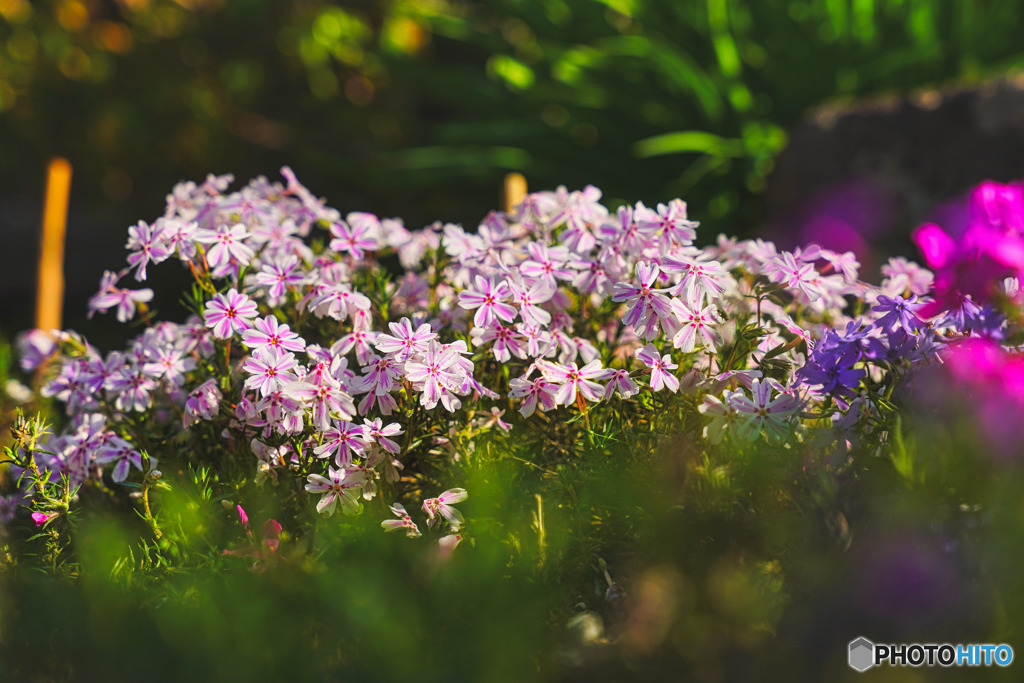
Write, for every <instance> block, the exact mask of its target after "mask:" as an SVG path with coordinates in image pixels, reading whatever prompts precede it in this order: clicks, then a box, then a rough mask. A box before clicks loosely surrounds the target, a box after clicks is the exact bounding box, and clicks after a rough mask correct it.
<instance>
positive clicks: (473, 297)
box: [459, 275, 516, 327]
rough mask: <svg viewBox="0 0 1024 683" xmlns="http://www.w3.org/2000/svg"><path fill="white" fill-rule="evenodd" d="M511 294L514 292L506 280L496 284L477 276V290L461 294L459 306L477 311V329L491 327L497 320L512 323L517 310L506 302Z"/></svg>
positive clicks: (475, 317)
mask: <svg viewBox="0 0 1024 683" xmlns="http://www.w3.org/2000/svg"><path fill="white" fill-rule="evenodd" d="M511 294H512V291H511V290H510V289H509V286H508V283H507V282H506V281H505V280H502V281H501V282H499V283H498V284H495V283H494V281H493V280H492V279H491V278H489V277H487V278H485V277H482V276H480V275H477V276H476V289H466V290H463V291H461V292H459V306H460V307H461V308H465V309H466V310H469V311H472V310H474V309H475V310H476V313H475V314H474V315H473V324H474V325H476V326H477V327H485V326H487V325H490V324H491V323H493V322H495V319H496V318H498V319H501V320H504V321H505V322H507V323H510V322H512V321H513V320H515V317H516V309H515V307H514V306H512V305H510V304H506V303H504V301H505V300H506V299H508V298H509V296H511Z"/></svg>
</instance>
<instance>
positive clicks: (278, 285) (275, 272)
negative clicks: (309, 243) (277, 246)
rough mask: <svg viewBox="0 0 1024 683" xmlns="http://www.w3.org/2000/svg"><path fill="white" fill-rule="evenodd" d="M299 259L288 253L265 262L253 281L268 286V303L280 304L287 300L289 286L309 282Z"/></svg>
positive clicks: (270, 304) (297, 285)
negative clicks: (300, 266) (275, 259)
mask: <svg viewBox="0 0 1024 683" xmlns="http://www.w3.org/2000/svg"><path fill="white" fill-rule="evenodd" d="M298 266H299V259H298V257H296V256H293V255H288V256H285V257H283V258H281V259H280V260H277V261H270V262H267V263H263V264H262V265H261V266H260V271H259V272H258V273H256V274H255V275H254V276H253V278H252V282H253V283H254V284H256V285H259V286H261V287H266V288H267V304H268V305H269V306H280V305H281V304H282V303H284V301H285V295H286V294H287V291H288V288H289V287H299V286H301V285H305V284H306V283H307V282H308V278H307V276H306V274H305V273H304V272H303V271H302V269H300V268H299V267H298Z"/></svg>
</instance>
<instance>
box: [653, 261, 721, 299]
mask: <svg viewBox="0 0 1024 683" xmlns="http://www.w3.org/2000/svg"><path fill="white" fill-rule="evenodd" d="M661 269H662V270H664V271H665V272H666V273H682V274H683V277H682V278H681V279H680V280H679V284H678V285H676V286H675V287H674V288H673V290H672V294H674V295H676V296H681V297H683V298H684V299H686V300H687V301H701V300H702V298H703V297H707V298H708V300H711V299H717V298H718V297H720V296H721V295H722V293H723V292H724V291H725V288H724V287H723V286H722V284H721V283H720V282H719V280H721V279H722V278H724V277H725V274H726V273H725V269H724V268H722V264H721V263H719V262H718V261H701V260H689V259H684V258H678V257H675V256H667V257H666V258H665V259H664V261H663V263H662V265H661Z"/></svg>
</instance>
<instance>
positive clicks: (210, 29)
mask: <svg viewBox="0 0 1024 683" xmlns="http://www.w3.org/2000/svg"><path fill="white" fill-rule="evenodd" d="M1022 13H1024V8H1022V7H1021V6H1020V3H1018V2H1016V0H977V1H972V2H952V1H949V2H932V1H930V0H759V1H757V2H738V1H736V0H707V1H706V2H686V3H670V2H657V1H654V0H601V1H598V0H576V1H568V0H532V1H526V0H523V1H516V0H505V1H502V2H499V1H493V2H455V1H445V0H434V1H431V2H398V1H394V2H369V1H365V2H344V3H330V2H324V1H322V0H303V1H301V2H284V1H277V2H275V1H272V0H235V1H231V2H227V1H224V0H117V1H114V0H59V1H56V0H41V1H36V2H27V0H2V1H0V236H2V245H3V248H2V249H0V272H2V273H3V275H2V276H0V277H2V279H0V330H2V331H3V332H4V333H5V334H11V333H13V332H16V331H18V330H20V329H23V328H26V327H28V326H30V325H31V323H32V311H33V296H34V286H35V285H34V278H35V260H36V254H37V249H38V247H37V242H38V236H37V230H38V225H39V221H40V213H41V205H42V196H43V189H44V179H45V168H46V164H47V162H48V160H49V159H50V158H52V157H53V156H56V155H61V156H65V157H67V158H68V159H69V160H70V161H71V163H72V165H73V167H74V179H73V191H72V198H71V209H70V217H69V229H68V255H67V264H66V271H67V277H68V284H67V295H66V302H65V321H66V326H68V327H72V328H76V329H79V330H81V331H83V332H85V333H87V334H88V335H89V336H90V337H92V336H96V335H97V334H99V335H101V336H102V335H103V334H104V333H105V332H104V329H105V328H107V329H109V328H111V327H112V326H111V325H109V323H107V322H106V321H105V320H94V321H88V322H87V321H86V320H85V319H84V311H85V302H86V300H87V298H88V296H89V295H91V294H92V292H93V291H94V289H95V287H96V285H97V283H98V281H99V277H100V275H101V273H102V271H103V270H104V269H106V268H109V269H114V268H117V267H120V266H121V265H122V264H123V252H122V251H121V250H122V248H123V242H124V239H125V231H126V228H127V227H128V225H130V224H132V223H134V222H135V221H137V220H140V219H142V220H153V219H155V218H156V217H157V216H159V215H160V214H161V213H162V211H163V203H164V197H165V196H166V194H167V193H168V192H169V191H170V190H171V188H172V186H173V185H174V183H176V182H178V181H180V180H187V179H188V180H201V179H202V178H204V177H205V175H206V174H207V173H211V172H212V173H234V174H235V176H236V178H237V179H238V182H239V183H244V182H246V181H247V180H248V179H249V178H251V177H253V176H256V175H259V174H264V175H267V176H269V177H271V178H275V177H277V172H278V169H279V168H280V167H281V166H282V165H284V164H288V165H290V166H292V168H293V169H294V170H295V171H296V173H297V174H298V176H299V178H300V179H301V180H303V181H304V182H305V183H306V184H307V185H308V186H309V187H310V188H311V189H312V190H313V191H314V192H315V193H316V194H318V195H320V196H324V197H326V198H327V199H328V200H329V202H330V204H331V205H332V206H334V207H336V208H338V209H340V210H341V211H342V212H347V211H351V210H366V211H372V212H375V213H378V214H380V215H384V216H398V217H402V218H404V219H405V221H406V223H407V224H408V225H409V227H413V228H416V227H421V226H423V225H425V224H427V223H429V222H432V221H434V220H438V219H440V220H445V221H453V222H459V223H463V224H465V225H467V226H473V225H475V224H476V222H477V221H479V220H480V219H481V218H482V217H483V216H484V215H485V214H486V213H487V211H489V210H491V209H493V208H497V206H498V202H499V190H500V185H501V179H502V177H503V176H504V174H506V173H507V172H509V171H519V172H522V173H524V174H525V175H526V177H527V178H528V180H529V182H530V187H531V189H552V188H554V187H556V186H557V185H560V184H564V185H566V186H567V187H569V188H570V189H578V188H581V187H583V186H584V185H586V184H595V185H597V186H598V187H600V188H601V189H602V190H603V191H604V193H605V194H604V197H605V199H606V201H607V202H608V203H610V204H613V205H614V204H616V203H618V202H626V201H628V202H635V201H637V200H643V201H644V202H646V203H648V204H656V203H657V202H664V201H667V200H669V199H671V198H673V197H677V196H679V197H682V198H684V199H686V200H687V201H688V202H689V206H690V213H691V216H693V217H694V218H696V219H698V220H700V221H702V223H703V225H704V228H703V229H702V231H701V233H700V235H701V236H702V239H704V240H706V241H710V240H712V239H714V236H715V235H716V234H717V233H719V232H726V233H729V234H740V235H753V234H759V235H765V236H768V237H771V238H774V239H777V240H779V241H780V242H782V243H783V244H793V243H796V242H801V241H806V240H809V239H815V240H818V241H823V242H826V243H828V244H829V245H830V246H835V247H839V248H844V249H845V248H853V249H855V250H857V252H858V254H859V255H860V257H861V260H862V262H863V263H864V265H865V270H864V276H865V277H867V278H870V277H874V276H875V275H876V273H877V266H878V265H879V263H880V262H881V261H883V260H884V259H883V257H884V256H885V255H887V254H889V253H894V252H901V253H909V252H910V251H911V247H910V245H909V242H908V241H907V239H906V235H907V234H908V231H909V229H910V228H911V227H912V226H913V225H914V224H915V223H916V222H917V221H919V220H921V219H922V218H924V217H926V216H927V215H929V213H930V212H933V211H934V210H935V207H936V206H937V205H938V204H939V203H940V202H943V201H946V200H950V199H953V200H955V199H956V198H957V197H958V196H959V195H961V194H962V193H963V192H964V191H965V190H966V189H967V188H968V187H969V186H970V185H971V184H973V183H976V182H978V181H980V180H982V179H985V178H995V179H999V180H1003V181H1006V180H1010V179H1012V178H1015V177H1017V176H1019V175H1020V174H1021V169H1022V168H1024V91H1022V90H1021V88H1020V86H1019V85H1018V83H1019V79H1020V77H1019V76H1017V75H1016V74H1017V71H1016V69H1017V68H1018V65H1019V64H1021V63H1022V61H1024V52H1022V51H1021V49H1020V41H1019V35H1020V32H1019V29H1020V25H1021V21H1020V19H1021V14H1022ZM236 186H237V185H236ZM947 213H948V212H947ZM155 270H156V275H155V278H156V279H155V280H154V288H155V289H157V297H158V298H157V306H158V308H161V310H163V311H164V312H165V313H166V314H167V315H172V314H173V313H174V306H175V300H174V296H175V295H174V294H172V293H170V292H172V291H173V290H174V289H177V287H175V286H173V283H175V282H177V280H175V275H176V273H172V272H171V271H174V270H175V269H174V267H173V266H164V267H163V268H158V269H155ZM182 281H183V280H182ZM161 285H163V288H164V290H165V294H163V295H161ZM162 296H163V298H161V297H162Z"/></svg>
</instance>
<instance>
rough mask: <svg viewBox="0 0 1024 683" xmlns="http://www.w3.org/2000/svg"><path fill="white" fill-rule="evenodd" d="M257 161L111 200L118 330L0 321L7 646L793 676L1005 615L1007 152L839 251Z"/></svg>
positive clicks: (978, 638) (302, 663) (181, 669)
mask: <svg viewBox="0 0 1024 683" xmlns="http://www.w3.org/2000/svg"><path fill="white" fill-rule="evenodd" d="M282 176H283V179H282V180H281V181H270V180H268V179H266V178H262V177H261V178H257V179H255V180H253V181H251V182H250V183H249V184H247V185H245V186H243V187H240V188H236V189H233V188H232V182H233V179H232V178H231V177H230V176H220V177H215V176H210V177H208V178H207V179H206V180H205V181H203V182H201V183H181V184H179V185H177V186H176V187H175V188H174V189H173V191H172V193H171V194H169V195H168V197H167V205H166V209H165V212H164V214H163V215H162V216H161V217H159V218H157V219H156V220H154V221H152V222H147V221H142V222H139V223H138V224H136V225H134V226H132V227H131V228H129V230H128V239H127V243H126V249H127V251H128V255H127V259H126V261H127V263H126V265H125V266H124V267H123V268H120V269H117V270H111V271H107V272H105V273H104V275H103V277H102V280H101V282H100V287H99V291H98V292H97V293H96V294H95V296H93V297H92V299H91V301H90V313H91V314H97V315H108V316H112V317H114V318H116V319H117V320H118V321H119V322H121V323H125V324H129V325H132V326H134V330H135V332H136V334H135V336H134V337H133V338H132V339H131V340H130V341H129V342H128V344H127V345H126V347H125V348H123V349H113V350H108V351H106V352H102V351H100V350H99V349H97V348H95V347H93V346H92V345H90V344H89V342H88V341H87V340H85V339H83V338H82V337H80V336H79V335H77V334H76V333H74V332H71V331H54V332H52V333H51V332H47V331H33V332H31V333H29V334H27V335H25V336H24V337H23V338H22V339H21V340H20V342H19V357H20V368H21V370H22V371H23V372H24V373H28V375H24V376H22V379H24V380H25V382H26V383H27V384H29V385H31V386H22V385H21V384H20V383H18V382H17V381H15V382H14V383H13V384H12V383H11V382H7V384H6V385H5V386H7V387H8V389H7V390H6V391H7V393H8V394H9V395H12V396H13V395H14V394H19V393H22V394H26V396H23V397H22V400H23V401H25V402H27V403H28V404H29V405H32V404H33V403H34V405H35V406H37V407H38V406H40V405H41V406H43V407H44V408H45V407H46V406H47V405H48V406H49V407H50V408H51V412H52V416H51V419H50V420H49V422H48V423H47V422H44V420H42V419H41V418H31V417H25V416H20V417H18V419H17V421H16V424H15V425H14V428H13V430H12V434H13V443H12V444H11V446H10V447H9V448H8V449H7V451H6V458H5V459H6V462H7V464H6V469H5V471H4V477H5V482H4V486H5V489H4V491H5V493H4V497H3V499H2V501H3V504H2V510H3V517H2V522H3V525H4V527H3V528H4V537H3V543H4V544H5V545H4V549H5V554H4V557H3V581H4V586H5V589H4V592H3V602H2V603H0V610H3V611H2V613H0V615H2V620H0V625H2V629H3V630H2V632H0V639H2V642H3V647H4V654H5V659H6V660H8V661H10V662H12V666H13V667H15V668H14V669H12V670H13V671H17V672H20V673H21V674H23V675H24V676H26V677H27V676H31V675H39V676H41V677H43V678H42V679H45V680H48V679H50V678H71V679H74V678H76V677H82V676H87V675H92V674H93V673H94V672H106V674H107V675H112V674H111V672H118V675H122V674H125V673H126V672H139V671H148V670H149V668H150V667H152V666H153V662H157V663H159V666H158V667H156V668H157V669H158V671H157V672H156V673H155V674H152V675H156V676H158V677H159V676H167V677H169V678H180V677H181V676H184V675H189V674H196V675H198V673H197V672H201V671H207V672H208V671H211V670H213V671H217V672H219V673H220V675H223V676H230V675H232V674H235V675H242V676H243V677H256V678H262V677H270V676H273V675H291V676H296V675H297V676H300V677H317V676H324V675H327V674H329V673H335V674H336V673H338V672H349V673H352V674H358V675H359V677H361V678H367V679H379V680H391V679H394V678H406V677H412V676H417V677H426V678H428V679H430V678H432V677H436V678H441V677H445V678H450V677H452V676H454V677H456V678H465V679H467V680H469V679H481V678H484V679H487V680H505V679H509V680H513V679H514V680H528V679H537V678H548V677H562V678H573V677H585V676H593V675H599V676H617V677H621V678H629V677H634V676H635V677H641V678H642V677H643V676H647V675H650V674H651V672H654V671H660V670H663V669H664V670H671V671H673V672H675V673H679V672H681V671H685V672H688V673H689V674H690V675H692V676H694V677H696V678H704V679H708V680H715V679H721V678H723V677H724V678H726V679H729V678H736V677H740V678H751V677H759V676H760V675H762V673H761V672H763V671H764V670H765V669H764V667H765V666H767V665H772V666H775V667H778V666H783V667H785V668H786V669H787V670H789V671H791V672H792V673H793V675H794V676H796V677H798V678H799V677H801V676H803V677H807V678H809V679H814V678H818V677H820V676H821V675H822V672H823V671H826V670H830V669H832V670H837V671H839V670H844V669H841V668H840V667H845V660H844V659H843V658H844V657H845V650H844V648H845V644H846V642H848V641H849V640H851V639H852V638H854V637H856V636H857V635H861V633H860V630H861V629H863V628H876V629H880V630H881V632H880V633H879V635H878V637H879V638H880V639H881V638H883V636H884V635H885V634H888V635H889V636H892V635H900V636H904V635H905V636H906V637H907V638H908V639H909V640H910V641H919V642H929V641H928V638H927V637H928V636H935V637H941V638H942V640H932V641H931V642H944V641H945V640H950V639H954V640H957V641H964V640H965V639H967V640H966V641H965V642H998V640H999V639H1000V638H1001V639H1006V638H1008V637H1010V636H1011V635H1012V634H1013V632H1014V630H1013V629H1014V627H1015V626H1016V624H1017V621H1018V618H1017V617H1016V616H1012V613H1011V612H1010V610H1009V608H1008V607H1006V606H1007V605H1012V604H1015V602H1014V601H1019V600H1020V599H1022V598H1024V593H1021V592H1020V589H1019V585H1018V582H1017V580H1016V572H1014V571H1012V569H1011V565H1012V562H1011V561H1010V558H1011V556H1012V554H1011V552H1010V548H1012V547H1013V543H1014V539H1019V538H1020V535H1019V526H1020V521H1019V519H1018V517H1019V516H1016V515H1014V514H1013V510H1014V509H1017V508H1016V507H1015V506H1012V505H1008V504H1007V500H1008V499H1007V496H1009V495H1011V494H1010V492H1011V491H1012V490H1013V489H1012V486H1014V485H1015V484H1017V483H1019V480H1020V477H1019V473H1018V472H1017V462H1016V461H1017V459H1018V457H1019V455H1020V454H1021V452H1022V450H1024V448H1022V445H1024V429H1022V427H1021V425H1020V421H1019V419H1017V416H1019V415H1020V414H1021V411H1022V409H1024V388H1022V387H1024V384H1022V382H1024V379H1022V378H1024V375H1022V374H1021V373H1022V369H1024V361H1022V359H1021V356H1020V355H1019V352H1018V345H1019V344H1020V341H1021V339H1022V336H1021V325H1020V323H1021V305H1022V303H1024V302H1022V296H1024V295H1022V293H1021V291H1020V288H1019V277H1020V276H1021V274H1022V271H1024V234H1022V230H1024V228H1022V226H1024V190H1022V187H1021V186H1020V185H999V184H996V183H986V184H984V185H982V186H980V187H979V188H977V189H976V190H975V192H974V193H973V194H972V196H971V198H970V203H969V207H968V211H967V212H966V216H967V218H965V220H964V222H963V224H962V225H956V226H937V225H925V226H922V227H921V228H919V229H918V230H917V231H916V232H915V241H916V242H917V243H918V244H919V246H920V247H921V250H922V253H923V255H924V259H925V262H926V265H927V268H925V267H923V266H920V265H917V264H916V263H914V262H912V261H909V260H906V259H904V258H894V259H891V260H890V261H889V262H888V263H887V264H886V265H885V267H884V268H883V269H882V273H881V274H880V275H881V279H880V282H879V284H869V283H868V282H866V281H864V280H863V279H861V275H860V273H859V272H858V267H859V264H858V263H857V262H856V260H855V258H854V256H853V255H852V254H850V253H845V254H841V253H836V252H833V251H830V250H828V249H824V248H821V247H818V246H817V245H813V244H811V245H806V246H804V247H803V248H799V249H796V250H794V251H792V252H789V251H782V250H779V249H777V248H776V247H775V246H774V245H773V244H771V243H768V242H764V241H762V240H757V239H754V240H742V241H739V240H735V239H730V238H728V237H726V236H724V235H719V236H717V237H713V236H712V235H708V234H705V235H704V238H703V240H702V241H704V242H710V244H708V245H707V246H703V247H699V246H696V244H697V236H698V232H699V231H701V230H703V229H702V228H700V226H699V225H698V223H697V222H696V221H694V220H691V218H690V217H689V216H688V215H687V207H686V204H685V203H684V202H683V201H681V200H678V199H676V200H672V201H669V202H667V203H665V204H659V205H657V206H655V207H647V206H645V205H644V204H642V203H637V204H634V205H624V206H620V207H618V208H617V209H615V210H610V209H609V208H607V207H605V206H604V205H603V204H602V203H601V193H600V191H599V190H598V189H597V188H594V187H587V188H584V189H582V190H578V191H569V190H567V189H565V188H558V189H557V190H554V191H550V192H539V193H534V194H531V195H528V196H527V197H526V199H525V200H524V201H523V202H522V203H521V204H519V205H518V206H517V207H516V208H515V209H514V210H513V211H512V212H511V213H504V212H492V213H490V214H489V215H487V216H486V217H485V218H484V219H483V221H482V222H481V223H480V225H479V226H478V227H477V228H476V230H472V231H468V230H466V229H464V228H463V227H462V226H458V225H452V224H442V223H435V224H432V225H428V226H426V227H424V228H421V229H410V228H408V227H406V226H405V225H404V224H403V223H402V221H401V220H399V219H394V218H379V217H377V216H374V215H370V214H366V213H358V212H354V213H348V214H346V215H343V214H342V213H341V212H339V211H338V210H336V209H333V208H331V207H330V206H329V205H328V204H327V203H326V202H325V201H324V200H321V199H318V198H317V197H316V196H315V195H314V194H313V193H312V192H310V191H309V190H308V189H307V188H306V187H305V186H303V185H302V184H301V183H300V182H299V180H298V179H297V178H296V177H295V176H294V174H293V173H292V172H291V171H290V170H289V169H287V168H285V169H282ZM173 263H177V264H178V265H179V266H180V267H182V268H184V269H185V270H186V271H187V272H188V273H190V274H191V276H192V284H191V286H190V288H189V290H188V291H185V292H183V293H182V296H183V300H184V304H185V306H186V307H187V308H188V309H189V310H190V311H191V315H190V316H189V317H188V318H187V319H186V320H184V321H181V322H172V321H167V320H162V319H161V318H160V316H159V313H158V311H155V310H153V309H152V308H150V306H149V303H150V302H151V301H152V300H153V292H152V290H150V289H147V288H145V287H144V283H145V281H146V280H147V277H148V275H149V273H150V271H151V270H152V269H153V268H158V267H159V268H166V267H169V265H170V264H173ZM920 425H926V426H927V429H920ZM43 577H45V578H43ZM822 604H826V605H828V606H829V607H830V608H831V609H829V610H823V609H822V607H821V605H822ZM1003 610H1005V611H1003ZM826 611H828V612H829V614H828V615H826V614H825V612H826ZM827 617H828V618H829V621H828V623H827V624H826V623H825V620H826V618H827ZM197 625H198V626H197ZM854 630H856V631H858V632H853V631H854ZM983 636H984V637H983ZM154 643H158V645H154ZM226 652H231V653H234V654H233V655H232V656H230V657H225V656H224V655H225V653H226ZM238 653H242V654H238ZM150 673H152V672H150ZM97 675H98V674H97ZM47 677H49V678H47Z"/></svg>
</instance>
